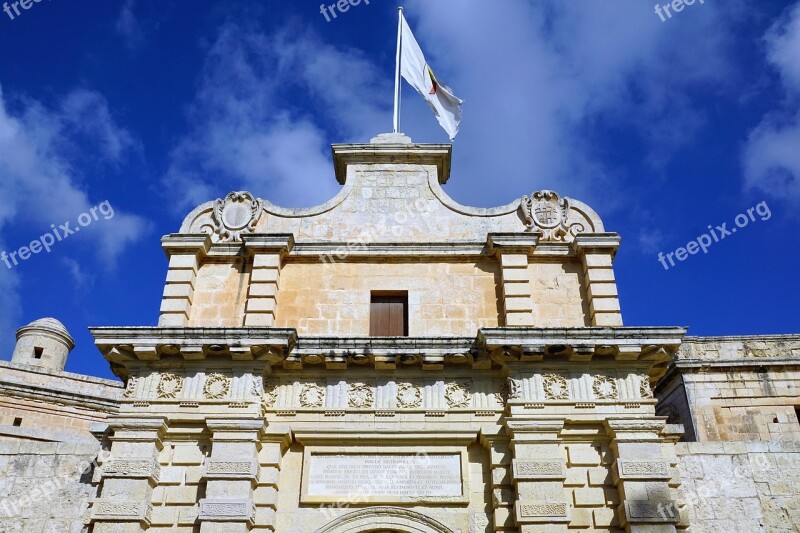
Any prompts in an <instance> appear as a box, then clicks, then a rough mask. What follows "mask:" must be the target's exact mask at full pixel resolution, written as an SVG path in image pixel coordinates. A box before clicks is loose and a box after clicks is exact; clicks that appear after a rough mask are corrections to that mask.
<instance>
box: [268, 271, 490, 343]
mask: <svg viewBox="0 0 800 533" xmlns="http://www.w3.org/2000/svg"><path fill="white" fill-rule="evenodd" d="M498 277H499V266H498V264H497V263H496V262H489V261H485V262H481V263H477V264H475V263H446V262H440V263H381V262H373V263H362V262H359V263H331V264H320V263H289V264H287V265H286V266H285V267H284V268H283V270H282V271H281V288H280V292H279V294H278V306H277V315H276V322H277V323H276V325H277V326H278V327H295V328H297V332H298V334H301V335H303V334H305V335H337V336H338V335H341V336H348V335H351V336H358V337H366V336H368V335H369V313H370V293H371V291H408V306H409V310H408V319H409V328H408V329H409V335H410V336H442V335H450V336H472V335H474V334H475V331H476V330H477V329H478V328H481V327H497V326H498V320H499V317H500V310H499V308H498V306H499V305H500V304H499V301H498V294H497V290H498V286H499V283H498Z"/></svg>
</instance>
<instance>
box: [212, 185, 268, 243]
mask: <svg viewBox="0 0 800 533" xmlns="http://www.w3.org/2000/svg"><path fill="white" fill-rule="evenodd" d="M263 210H264V206H263V205H262V203H261V200H259V199H257V198H254V197H253V195H252V194H250V193H249V192H245V191H240V192H231V193H228V196H226V197H225V199H224V200H223V199H217V200H216V201H215V202H214V209H213V211H212V214H211V224H206V225H204V226H203V227H202V228H201V231H202V232H203V233H208V234H211V235H215V236H216V237H217V239H216V240H217V242H235V241H240V240H242V234H243V233H252V232H253V230H254V229H255V227H256V223H257V222H258V219H259V217H260V216H261V212H262V211H263Z"/></svg>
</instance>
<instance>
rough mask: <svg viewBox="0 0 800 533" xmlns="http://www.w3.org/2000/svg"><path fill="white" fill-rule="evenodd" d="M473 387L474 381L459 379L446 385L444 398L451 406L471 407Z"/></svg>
mask: <svg viewBox="0 0 800 533" xmlns="http://www.w3.org/2000/svg"><path fill="white" fill-rule="evenodd" d="M471 388H472V383H470V382H469V381H458V382H452V383H448V384H447V385H445V387H444V398H445V400H447V405H449V406H450V407H451V408H458V407H469V405H470V403H472V393H471V392H470V389H471Z"/></svg>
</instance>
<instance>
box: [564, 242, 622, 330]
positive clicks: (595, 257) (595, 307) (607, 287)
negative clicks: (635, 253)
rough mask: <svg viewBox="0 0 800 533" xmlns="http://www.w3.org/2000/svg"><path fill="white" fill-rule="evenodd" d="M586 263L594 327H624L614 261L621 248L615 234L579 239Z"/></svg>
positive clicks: (578, 250) (578, 246) (576, 245)
mask: <svg viewBox="0 0 800 533" xmlns="http://www.w3.org/2000/svg"><path fill="white" fill-rule="evenodd" d="M573 247H574V251H575V253H577V254H579V255H580V256H581V260H582V262H583V275H584V286H585V288H586V294H587V296H588V298H589V311H590V313H591V319H592V326H622V313H621V312H620V306H619V293H618V292H617V282H616V278H615V277H614V268H613V260H614V255H615V254H616V252H617V248H618V247H619V236H618V235H617V234H615V233H606V234H595V235H578V236H577V237H575V241H574V243H573Z"/></svg>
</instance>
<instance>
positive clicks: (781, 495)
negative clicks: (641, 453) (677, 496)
mask: <svg viewBox="0 0 800 533" xmlns="http://www.w3.org/2000/svg"><path fill="white" fill-rule="evenodd" d="M676 452H677V454H678V459H679V460H678V469H679V472H680V475H681V481H682V485H681V489H680V492H681V495H682V501H681V502H679V505H680V506H681V515H682V517H683V521H682V522H683V523H684V524H685V523H686V520H687V519H688V520H689V523H690V524H691V525H690V526H689V528H688V529H687V531H688V532H690V533H711V532H714V533H718V532H720V531H724V532H726V533H780V532H786V533H788V532H792V531H798V528H800V501H798V496H797V494H798V493H800V443H798V442H774V441H773V442H725V443H722V442H699V443H697V442H692V443H678V444H677V449H676Z"/></svg>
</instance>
